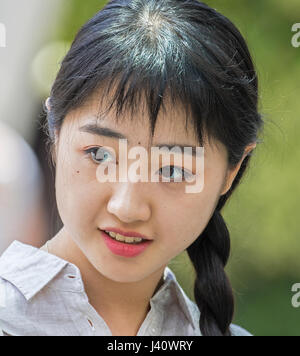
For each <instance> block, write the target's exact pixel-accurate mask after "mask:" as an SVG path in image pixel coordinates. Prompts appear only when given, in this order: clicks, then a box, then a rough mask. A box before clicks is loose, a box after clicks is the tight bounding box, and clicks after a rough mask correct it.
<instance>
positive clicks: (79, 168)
mask: <svg viewBox="0 0 300 356" xmlns="http://www.w3.org/2000/svg"><path fill="white" fill-rule="evenodd" d="M55 185H56V200H57V206H58V211H59V214H60V217H61V219H62V222H63V223H64V225H68V226H69V227H71V226H74V227H75V226H76V228H78V227H81V228H84V226H86V225H87V226H89V227H92V226H93V224H92V221H93V220H94V219H95V216H96V215H97V213H98V212H99V208H100V207H101V206H103V202H102V201H101V198H102V197H103V194H101V190H103V187H102V186H101V184H99V182H97V180H96V175H95V171H93V172H92V170H89V169H86V167H85V166H84V164H80V163H77V164H76V165H71V164H69V163H68V162H64V163H63V164H60V163H59V162H58V165H57V172H56V183H55ZM72 230H73V229H72Z"/></svg>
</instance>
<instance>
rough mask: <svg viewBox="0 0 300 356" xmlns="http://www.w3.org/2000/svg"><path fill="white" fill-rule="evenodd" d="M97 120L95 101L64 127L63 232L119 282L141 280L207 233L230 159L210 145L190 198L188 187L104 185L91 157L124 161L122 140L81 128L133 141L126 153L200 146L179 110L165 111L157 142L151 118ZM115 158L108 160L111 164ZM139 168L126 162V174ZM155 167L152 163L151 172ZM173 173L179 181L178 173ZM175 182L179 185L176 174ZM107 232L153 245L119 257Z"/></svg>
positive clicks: (59, 154) (60, 147) (59, 152)
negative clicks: (100, 154) (95, 153)
mask: <svg viewBox="0 0 300 356" xmlns="http://www.w3.org/2000/svg"><path fill="white" fill-rule="evenodd" d="M169 107H171V106H169ZM97 113H98V102H97V97H96V96H93V97H92V98H91V100H89V102H87V103H86V104H85V105H84V106H82V107H81V108H80V109H76V110H74V111H72V112H70V113H69V114H68V115H67V116H66V118H65V120H64V122H63V125H62V128H61V130H60V133H59V137H58V141H57V143H56V198H57V205H58V210H59V213H60V216H61V219H62V221H63V224H64V229H65V231H67V233H68V234H69V236H70V237H71V238H72V240H73V241H74V242H75V243H76V245H77V246H78V247H79V249H80V250H81V251H82V252H83V254H84V255H85V256H86V258H87V259H88V260H89V262H90V263H91V264H92V265H93V266H94V268H95V269H96V270H98V271H99V272H100V273H101V274H102V275H104V276H105V277H107V278H109V279H111V280H114V281H118V282H134V281H139V280H142V279H143V278H146V277H147V276H150V275H151V274H152V273H154V272H157V271H158V270H159V269H161V268H163V267H164V266H166V265H167V264H168V262H169V261H170V260H171V259H172V258H174V257H175V256H177V255H178V254H180V253H181V252H182V251H184V250H185V249H186V248H187V247H188V246H189V245H191V244H192V243H193V241H194V240H195V239H196V238H197V237H198V236H199V234H200V233H201V232H202V231H203V229H204V228H205V227H206V225H207V223H208V221H209V219H210V217H211V215H212V214H213V211H214V210H215V207H216V204H217V202H218V199H219V196H220V195H221V194H222V193H223V191H224V187H225V186H226V184H225V181H226V180H225V178H226V173H227V153H226V150H225V148H224V147H223V146H222V145H220V144H219V146H218V147H217V146H208V145H207V144H206V145H204V187H203V190H202V191H201V192H200V193H192V194H190V193H186V191H185V186H186V185H187V183H185V181H184V180H183V181H182V182H175V183H174V182H162V180H161V179H160V181H159V182H151V181H150V182H131V181H129V180H128V181H127V182H119V181H117V182H106V183H100V182H99V180H98V179H97V168H98V167H99V163H97V162H95V161H94V160H93V158H95V157H92V154H91V153H87V152H86V150H88V149H90V148H96V149H97V147H100V146H106V148H107V147H111V152H116V156H117V157H116V159H117V162H118V158H119V157H118V156H119V153H120V152H119V139H118V138H111V137H106V136H100V135H96V134H92V133H90V132H85V131H84V130H82V129H81V128H82V127H83V126H85V125H95V124H98V125H101V127H106V128H109V129H111V130H114V131H117V132H119V133H120V134H122V135H123V136H125V137H126V138H127V140H128V141H127V144H128V151H129V150H130V148H132V147H134V146H140V147H144V148H145V149H146V150H147V151H148V153H149V157H150V153H151V149H149V147H151V146H152V147H153V146H158V145H161V144H171V143H172V144H178V145H187V144H188V146H199V144H198V142H197V138H196V136H195V134H194V132H193V129H192V127H191V126H189V127H188V131H186V130H185V120H184V115H183V111H181V110H180V108H176V110H175V109H169V110H168V111H167V112H166V113H164V112H162V111H161V112H160V115H159V117H158V121H157V124H156V128H155V134H154V136H153V140H152V141H151V135H150V133H149V122H148V118H147V117H146V115H144V114H143V113H142V112H140V113H139V114H137V117H136V118H137V119H136V120H134V121H131V120H130V118H129V116H128V120H127V116H126V114H124V116H123V117H124V119H125V120H122V121H120V122H119V123H118V125H117V124H116V123H115V121H114V119H113V116H112V115H113V114H112V112H109V114H106V116H105V117H104V118H101V119H99V118H98V119H97V118H96V115H97ZM111 157H112V156H109V155H106V156H105V159H109V160H110V159H111ZM134 161H137V159H136V160H130V159H128V162H127V163H128V167H129V165H130V164H131V163H133V162H134ZM150 165H151V160H150V159H149V172H150V171H151V167H150ZM159 167H160V168H162V166H161V165H160V166H159ZM157 174H158V175H159V172H158V173H157ZM174 174H175V175H176V174H177V175H178V171H176V172H175V173H174ZM170 175H171V179H172V178H174V175H172V170H171V172H170ZM224 193H225V192H224ZM106 227H115V228H119V229H121V230H123V231H125V232H126V231H135V232H137V233H139V234H141V235H144V236H147V237H149V239H151V240H152V241H151V243H150V244H149V246H148V247H147V248H146V249H145V250H144V251H143V252H142V253H140V254H139V255H137V256H134V257H124V256H120V255H116V254H115V253H113V252H112V251H111V250H110V249H109V248H108V247H107V245H106V242H105V240H104V238H103V236H102V234H101V232H100V229H101V230H102V229H105V228H106Z"/></svg>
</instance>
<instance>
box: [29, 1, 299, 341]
mask: <svg viewBox="0 0 300 356" xmlns="http://www.w3.org/2000/svg"><path fill="white" fill-rule="evenodd" d="M105 3H106V1H99V0H89V1H81V0H66V1H64V2H62V8H63V16H62V19H61V20H60V22H59V26H58V27H57V31H55V32H54V33H53V34H52V38H50V39H49V41H50V42H49V43H48V44H45V47H44V48H43V49H42V50H41V51H40V53H39V54H38V55H37V57H36V60H35V63H34V66H33V70H34V71H36V72H37V76H36V78H39V79H38V80H37V83H36V84H37V85H39V89H40V92H41V93H42V95H45V96H46V95H47V94H48V93H49V90H50V86H51V84H52V81H53V80H54V76H55V74H56V72H57V69H58V65H59V61H58V58H62V57H63V55H64V54H65V53H66V52H67V50H68V49H69V46H70V43H71V41H72V40H73V38H74V36H75V34H76V32H77V31H78V29H79V28H80V27H81V26H82V25H83V24H84V23H85V22H86V21H87V20H88V19H89V18H90V17H92V16H93V15H94V14H95V13H96V12H97V11H98V10H100V9H101V7H102V6H103V5H104V4H105ZM206 3H207V4H208V5H210V6H211V7H213V8H215V9H216V10H218V11H219V12H221V13H222V14H224V15H225V16H227V17H228V18H229V19H230V20H231V21H232V22H233V23H234V24H235V25H236V26H237V27H238V28H239V29H240V31H241V33H242V34H243V35H244V37H245V38H246V41H247V43H248V45H249V48H250V51H251V53H252V56H253V59H254V62H255V65H256V69H257V72H258V76H259V81H260V111H261V113H262V114H263V115H264V119H265V130H264V134H263V136H262V137H261V139H262V141H263V142H262V143H261V144H260V145H259V146H258V147H257V149H256V152H255V154H254V155H253V157H252V162H251V165H250V169H249V170H248V172H247V174H246V175H245V176H244V178H243V180H242V182H241V184H240V186H239V187H238V188H237V190H236V191H235V193H234V194H233V196H232V198H231V200H230V201H228V204H227V206H226V207H225V208H224V210H223V215H224V218H225V220H226V222H227V224H228V228H229V231H230V233H231V241H232V250H231V258H230V260H229V263H228V265H227V267H226V271H227V273H228V275H229V277H230V280H231V282H232V286H233V288H234V292H235V298H236V312H235V319H234V323H236V324H238V325H241V326H242V327H244V328H245V329H247V330H248V331H249V332H251V333H252V334H254V335H279V336H284V335H290V336H295V335H297V336H299V335H300V308H294V307H293V306H292V304H291V298H292V296H293V294H295V293H293V292H292V291H291V288H292V285H293V284H295V283H300V233H299V229H300V222H299V221H298V219H299V220H300V216H299V213H298V203H299V197H300V184H299V177H298V174H299V173H300V169H299V161H300V140H299V137H298V136H299V134H300V120H299V114H300V100H299V97H300V47H299V48H295V47H293V46H292V44H291V39H292V36H293V35H294V33H293V32H292V31H291V28H292V25H293V24H294V23H300V3H299V0H289V1H281V0H264V1H261V0H226V1H225V0H208V1H206ZM45 62H47V63H48V65H47V66H45ZM45 68H47V71H45ZM170 267H171V268H172V269H173V270H174V272H175V273H176V275H177V278H178V280H179V282H180V283H181V284H182V286H183V288H184V289H185V291H186V292H187V294H188V295H189V296H190V297H191V298H192V299H193V278H191V276H193V270H192V267H191V265H190V262H189V259H188V257H187V255H186V253H183V254H182V255H180V256H178V257H177V258H176V259H175V260H174V261H172V263H171V264H170Z"/></svg>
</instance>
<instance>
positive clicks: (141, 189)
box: [107, 182, 151, 223]
mask: <svg viewBox="0 0 300 356" xmlns="http://www.w3.org/2000/svg"><path fill="white" fill-rule="evenodd" d="M147 188H148V191H149V187H146V183H145V182H124V183H123V182H122V183H115V185H114V188H113V193H112V195H111V197H110V199H109V201H108V204H107V210H108V212H109V213H111V214H114V215H115V216H116V217H117V218H118V219H119V220H120V221H122V222H124V223H134V222H138V221H147V220H149V219H150V216H151V207H150V202H149V201H148V197H149V193H148V194H147Z"/></svg>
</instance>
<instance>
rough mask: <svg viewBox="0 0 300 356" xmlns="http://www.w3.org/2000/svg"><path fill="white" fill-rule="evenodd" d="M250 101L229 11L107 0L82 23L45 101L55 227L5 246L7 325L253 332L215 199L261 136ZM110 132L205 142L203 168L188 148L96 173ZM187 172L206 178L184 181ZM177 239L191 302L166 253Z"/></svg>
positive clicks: (9, 330)
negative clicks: (234, 281)
mask: <svg viewBox="0 0 300 356" xmlns="http://www.w3.org/2000/svg"><path fill="white" fill-rule="evenodd" d="M257 107H258V83H257V75H256V72H255V69H254V65H253V63H252V60H251V56H250V54H249V51H248V48H247V45H246V43H245V40H244V39H243V37H242V36H241V34H240V32H239V31H238V30H237V28H236V27H235V26H234V25H233V24H232V23H231V22H230V21H229V20H228V19H227V18H226V17H224V16H223V15H221V14H220V13H218V12H217V11H216V10H214V9H212V8H210V7H208V6H207V5H205V4H203V3H201V2H198V1H196V0H163V1H161V0H131V1H130V0H113V1H110V2H109V3H108V4H107V5H106V6H105V7H104V8H103V9H102V10H101V11H100V12H98V13H97V14H96V15H95V16H94V17H93V18H92V19H91V20H90V21H88V22H87V23H86V24H85V25H84V26H83V27H82V28H81V29H80V31H79V33H78V34H77V36H76V38H75V40H74V42H73V44H72V46H71V49H70V50H69V52H68V53H67V55H66V57H65V58H64V60H63V62H62V65H61V68H60V71H59V73H58V75H57V78H56V80H55V82H54V84H53V87H52V90H51V95H50V97H49V99H48V100H47V102H46V108H47V113H48V126H47V128H48V130H49V131H48V132H49V137H50V139H51V154H52V158H53V162H54V164H55V166H56V198H57V205H58V210H59V213H60V217H61V219H62V221H63V228H62V229H61V231H59V233H58V234H57V235H56V236H55V237H54V238H53V239H51V240H50V242H49V243H48V244H47V245H46V246H43V247H42V248H41V249H36V248H34V247H32V246H29V245H26V244H21V243H20V242H18V241H15V242H14V243H13V244H12V245H11V246H10V247H9V248H8V249H7V250H6V251H5V253H4V254H3V255H2V257H1V259H0V277H1V278H0V286H1V287H2V291H5V294H4V292H3V295H5V298H4V300H3V303H2V304H3V305H4V307H3V308H2V309H0V322H1V325H2V329H3V331H4V334H9V335H203V336H210V335H213V336H231V335H232V336H235V335H250V333H248V332H247V331H246V330H244V329H242V328H241V327H238V326H236V325H234V324H232V319H233V314H234V298H233V293H232V289H231V286H230V282H229V280H228V279H227V276H226V274H225V272H224V267H225V265H226V263H227V260H228V257H229V252H230V240H229V232H228V229H227V227H226V224H225V222H224V219H223V217H222V215H221V209H222V208H223V206H224V205H225V203H226V201H227V200H228V198H229V197H230V195H231V194H232V192H233V191H234V189H235V188H236V186H237V185H238V183H239V182H240V180H241V178H242V176H243V174H244V172H245V170H246V168H247V166H248V164H249V160H250V157H251V154H252V152H253V149H254V148H255V147H256V144H257V143H258V136H259V133H260V130H261V129H262V127H263V121H262V118H261V115H260V114H259V113H258V109H257ZM121 139H123V140H127V141H126V142H127V144H128V149H130V148H133V147H135V148H136V147H140V148H144V149H145V150H146V151H147V152H148V153H149V154H150V148H153V147H161V146H166V145H167V146H168V147H173V146H181V147H203V148H204V156H203V158H204V169H203V170H199V169H197V170H196V173H195V169H194V168H195V165H196V163H195V159H196V155H193V156H192V157H193V158H192V160H193V165H192V167H193V169H190V168H189V169H187V168H186V167H185V166H183V165H182V166H178V165H174V164H170V165H169V167H165V166H163V165H161V164H160V166H159V169H158V170H157V171H155V172H153V171H152V165H151V162H149V161H150V160H148V161H147V164H146V165H145V167H146V171H147V172H151V174H152V175H156V176H158V177H160V178H159V180H158V181H155V182H153V181H131V180H130V179H125V180H122V179H119V178H120V177H117V180H116V181H106V182H102V181H101V174H102V175H103V171H101V172H102V173H101V172H100V168H101V167H102V165H103V163H105V164H106V165H107V167H109V168H110V169H112V171H113V170H114V169H116V168H118V169H119V168H120V167H121V166H123V167H124V164H125V163H128V162H127V157H125V159H124V152H123V148H122V149H121V148H120V147H121V146H120V145H119V143H120V140H121ZM122 142H124V141H122ZM122 147H123V146H122ZM125 161H126V162H125ZM144 161H145V160H144ZM159 163H160V162H159ZM166 168H167V171H168V172H169V173H170V174H166V175H165V172H166ZM99 172H100V173H99ZM144 172H145V171H144ZM182 173H184V179H182V181H181V182H178V181H175V178H176V177H177V178H178V176H181V178H182ZM189 174H191V175H192V176H194V177H196V176H197V175H201V174H202V175H203V178H204V184H203V187H202V189H200V190H199V191H196V192H193V194H189V193H187V189H186V188H187V186H189V185H190V182H189V181H188V179H185V178H187V177H188V176H189ZM163 176H164V177H165V178H166V177H167V178H169V181H163V179H162V177H163ZM184 250H187V253H188V256H189V257H190V259H191V262H192V264H193V266H194V268H195V276H196V280H195V288H194V295H195V303H194V302H192V301H191V300H190V299H189V298H188V297H187V296H186V294H185V293H184V291H183V290H182V288H181V287H180V285H179V284H178V282H177V281H176V277H175V275H174V273H173V272H172V271H171V270H170V269H169V268H168V267H167V265H168V263H169V262H170V261H171V260H172V259H173V258H174V257H176V256H178V255H179V254H180V253H181V252H182V251H184Z"/></svg>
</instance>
